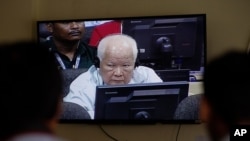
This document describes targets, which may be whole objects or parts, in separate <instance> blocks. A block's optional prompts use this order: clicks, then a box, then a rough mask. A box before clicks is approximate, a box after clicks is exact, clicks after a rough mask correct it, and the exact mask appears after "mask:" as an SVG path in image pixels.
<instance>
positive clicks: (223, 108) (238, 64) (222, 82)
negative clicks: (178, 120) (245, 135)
mask: <svg viewBox="0 0 250 141" xmlns="http://www.w3.org/2000/svg"><path fill="white" fill-rule="evenodd" d="M204 90H205V94H204V96H205V98H206V99H207V100H208V102H209V104H210V105H211V108H212V109H213V112H215V114H216V115H218V116H219V117H220V118H222V120H224V121H225V123H227V125H228V126H230V125H231V124H236V123H237V122H238V121H241V120H249V119H250V112H249V109H250V101H249V98H248V97H249V95H250V57H249V55H248V54H246V53H243V52H238V51H230V52H228V53H226V54H224V55H222V56H220V57H218V58H216V59H214V60H213V61H211V62H209V63H208V65H207V66H206V67H205V72H204Z"/></svg>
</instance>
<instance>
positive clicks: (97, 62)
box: [94, 56, 140, 68]
mask: <svg viewBox="0 0 250 141" xmlns="http://www.w3.org/2000/svg"><path fill="white" fill-rule="evenodd" d="M94 65H95V67H96V68H100V59H99V58H98V57H97V56H96V57H95V58H94ZM139 65H140V62H139V59H138V57H137V58H136V59H135V68H136V67H138V66H139Z"/></svg>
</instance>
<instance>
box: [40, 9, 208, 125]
mask: <svg viewBox="0 0 250 141" xmlns="http://www.w3.org/2000/svg"><path fill="white" fill-rule="evenodd" d="M198 16H199V17H202V18H203V31H204V35H203V36H204V37H203V43H204V44H203V47H204V48H203V52H202V53H203V54H202V56H203V57H202V59H203V60H201V61H202V62H203V64H202V66H203V67H205V64H206V49H207V29H206V27H207V22H206V21H207V16H206V14H204V13H199V14H171V15H151V16H125V17H122V16H120V17H95V18H78V19H72V18H68V19H55V20H38V21H36V34H37V36H36V37H37V38H36V40H37V42H39V37H40V33H39V30H40V29H39V25H40V24H41V23H48V22H66V21H99V20H123V19H138V18H144V19H150V18H188V17H198ZM204 69H205V68H204ZM204 69H203V70H201V71H204ZM190 72H192V73H194V72H196V71H192V70H190ZM59 122H60V123H90V124H131V123H132V124H155V123H158V122H160V123H167V124H200V123H201V120H200V119H191V120H186V119H185V120H171V121H141V122H139V121H105V120H84V119H59Z"/></svg>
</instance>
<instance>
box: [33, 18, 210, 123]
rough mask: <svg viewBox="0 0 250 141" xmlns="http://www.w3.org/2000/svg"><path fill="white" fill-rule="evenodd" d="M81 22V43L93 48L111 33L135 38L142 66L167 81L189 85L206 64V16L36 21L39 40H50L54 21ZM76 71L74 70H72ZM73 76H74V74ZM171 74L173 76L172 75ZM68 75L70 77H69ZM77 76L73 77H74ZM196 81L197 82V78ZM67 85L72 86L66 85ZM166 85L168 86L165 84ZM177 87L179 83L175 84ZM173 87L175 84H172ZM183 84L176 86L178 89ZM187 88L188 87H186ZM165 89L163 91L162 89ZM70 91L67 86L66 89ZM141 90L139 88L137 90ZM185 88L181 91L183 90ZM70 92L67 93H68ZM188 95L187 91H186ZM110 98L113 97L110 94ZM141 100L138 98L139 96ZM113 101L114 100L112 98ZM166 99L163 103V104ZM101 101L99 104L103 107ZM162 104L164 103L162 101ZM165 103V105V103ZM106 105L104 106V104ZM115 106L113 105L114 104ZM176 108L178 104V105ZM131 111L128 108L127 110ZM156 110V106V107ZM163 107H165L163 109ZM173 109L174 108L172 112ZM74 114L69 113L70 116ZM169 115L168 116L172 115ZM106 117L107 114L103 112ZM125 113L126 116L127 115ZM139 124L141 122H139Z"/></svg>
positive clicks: (95, 120) (85, 120) (99, 120)
mask: <svg viewBox="0 0 250 141" xmlns="http://www.w3.org/2000/svg"><path fill="white" fill-rule="evenodd" d="M72 21H75V22H82V23H84V24H85V31H84V35H83V37H82V39H81V40H82V41H83V42H85V43H86V44H88V45H89V46H92V47H97V44H98V42H99V41H100V40H101V39H102V38H103V37H105V36H106V35H108V34H112V33H123V34H128V35H130V36H132V37H133V38H134V39H135V40H136V42H137V45H138V58H137V59H138V61H139V63H140V65H144V66H148V67H151V68H153V69H154V70H155V71H156V73H157V74H158V75H159V76H160V77H161V78H162V79H163V80H164V81H165V82H171V83H172V82H178V83H179V82H183V81H185V82H189V77H190V76H192V77H195V74H196V73H198V74H202V73H203V70H204V64H205V62H206V61H205V54H206V53H205V52H206V14H182V15H160V16H141V17H115V18H92V19H91V18H89V19H85V18H82V19H71V18H68V19H61V20H60V19H57V20H43V21H37V40H38V42H39V43H42V42H44V41H46V40H50V38H51V36H52V35H51V33H50V32H48V30H47V28H46V25H47V24H48V23H53V22H63V23H67V22H72ZM72 72H73V71H72ZM72 75H73V74H72ZM169 75H171V76H169ZM68 76H69V74H67V77H68ZM75 77H76V76H75V74H74V78H75ZM195 80H196V79H195ZM67 84H69V83H68V82H67ZM163 84H165V83H163ZM176 84H177V83H176ZM171 86H172V85H171ZM179 86H182V85H179V84H178V85H175V87H179ZM185 86H186V85H185ZM138 87H140V89H145V92H146V91H147V88H150V89H153V88H155V87H156V86H150V85H149V86H148V87H145V86H143V85H140V86H138ZM160 87H162V88H160ZM167 87H170V85H168V84H167V85H160V84H158V86H157V88H159V89H167ZM67 89H68V86H67ZM108 89H114V87H110V88H108V86H100V87H98V88H97V92H98V93H104V91H105V90H108ZM117 89H119V94H121V95H124V94H125V93H123V92H121V93H120V90H133V89H135V86H130V85H128V86H122V87H121V88H120V87H119V88H118V87H117ZM138 89H139V88H138ZM180 89H182V88H180ZM66 91H67V90H66ZM185 92H186V93H185V95H186V96H188V91H185ZM109 96H111V95H109ZM149 97H151V98H152V99H156V101H161V99H162V100H163V99H164V100H166V102H169V98H168V97H169V95H160V96H155V97H154V95H150V96H149ZM110 98H111V97H108V96H104V97H103V98H102V99H110ZM137 98H138V97H137ZM111 99H112V98H111ZM170 99H172V100H173V101H172V103H175V102H177V103H179V102H181V100H182V99H178V100H177V101H176V99H177V95H174V94H173V97H172V98H170ZM164 100H163V101H164ZM99 102H100V103H99ZM102 102H103V101H101V100H100V99H99V100H97V103H96V105H97V106H98V105H100V104H103V103H102ZM161 102H162V101H161ZM162 103H164V102H162ZM104 105H105V104H104ZM111 105H112V104H111ZM175 106H176V105H175ZM127 108H129V107H127ZM155 108H156V107H155ZM161 108H162V107H161ZM157 110H158V108H156V111H157ZM172 110H173V109H172ZM70 112H72V111H69V113H70ZM172 112H173V111H171V112H170V113H166V114H168V115H171V114H172ZM104 114H105V113H104ZM124 114H125V113H124ZM61 121H62V122H75V121H76V122H81V121H83V122H90V123H95V122H97V121H98V122H101V123H105V122H107V121H108V120H107V119H105V118H98V120H97V119H94V120H89V119H82V118H80V119H78V118H75V117H73V118H72V119H71V118H67V119H61ZM116 121H118V122H120V123H122V122H125V121H131V120H128V119H127V120H124V117H123V118H116ZM136 121H138V120H136ZM149 121H154V122H155V121H171V122H178V123H184V122H188V123H189V122H191V123H196V122H197V121H199V119H197V118H190V119H182V120H175V119H171V118H168V119H167V120H165V118H164V117H157V118H154V119H152V120H146V122H149Z"/></svg>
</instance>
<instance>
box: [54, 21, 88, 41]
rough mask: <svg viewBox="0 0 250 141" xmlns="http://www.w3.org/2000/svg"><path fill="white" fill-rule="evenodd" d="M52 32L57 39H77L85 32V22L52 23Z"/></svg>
mask: <svg viewBox="0 0 250 141" xmlns="http://www.w3.org/2000/svg"><path fill="white" fill-rule="evenodd" d="M50 26H51V27H50V29H49V30H50V32H52V35H53V37H54V38H56V39H57V40H64V41H65V40H66V41H76V40H80V39H81V38H82V36H83V34H84V28H85V27H84V22H82V21H79V22H74V21H73V22H58V23H52V24H51V25H50Z"/></svg>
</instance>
